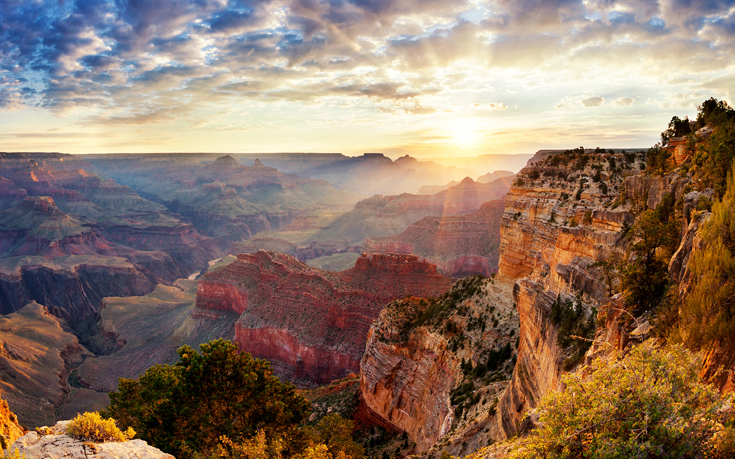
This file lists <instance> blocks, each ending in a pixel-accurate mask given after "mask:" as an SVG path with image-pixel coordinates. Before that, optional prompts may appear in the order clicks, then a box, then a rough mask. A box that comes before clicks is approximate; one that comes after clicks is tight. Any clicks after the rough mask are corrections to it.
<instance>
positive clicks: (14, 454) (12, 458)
mask: <svg viewBox="0 0 735 459" xmlns="http://www.w3.org/2000/svg"><path fill="white" fill-rule="evenodd" d="M0 457H1V458H3V459H6V458H7V459H26V454H25V453H23V454H21V453H20V451H18V450H17V449H14V450H12V451H11V450H7V451H3V452H2V456H0Z"/></svg>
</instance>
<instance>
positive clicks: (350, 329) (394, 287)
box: [197, 251, 452, 385]
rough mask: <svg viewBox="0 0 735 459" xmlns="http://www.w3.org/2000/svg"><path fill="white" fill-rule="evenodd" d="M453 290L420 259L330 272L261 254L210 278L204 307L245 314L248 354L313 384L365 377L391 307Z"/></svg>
mask: <svg viewBox="0 0 735 459" xmlns="http://www.w3.org/2000/svg"><path fill="white" fill-rule="evenodd" d="M451 284H452V281H451V279H449V278H447V277H445V276H442V275H440V274H439V273H437V271H436V266H434V265H432V264H430V263H427V262H421V261H419V260H418V258H417V257H416V256H412V255H398V254H385V255H374V256H372V257H367V256H363V257H360V258H359V259H358V260H357V262H356V264H355V266H354V267H353V268H351V269H349V270H346V271H342V272H329V271H321V270H319V269H315V268H310V267H309V266H307V265H305V264H303V263H301V262H299V261H298V260H296V259H295V258H293V257H290V256H287V255H284V254H278V253H273V252H265V251H259V252H257V253H254V254H241V255H238V258H237V260H236V261H235V262H234V263H232V264H230V265H228V266H225V267H224V268H221V269H219V270H217V271H215V272H213V273H209V274H207V275H205V276H203V277H202V278H201V280H200V282H199V287H198V290H197V307H198V308H200V309H210V310H217V311H225V310H229V311H233V312H235V313H238V314H241V316H240V319H239V320H238V322H237V324H236V328H235V341H236V342H237V344H238V345H239V346H240V349H242V350H243V351H247V352H250V353H251V354H253V356H255V357H260V358H266V359H268V360H270V361H271V362H273V365H274V370H275V373H276V374H278V375H280V376H283V377H286V378H287V379H290V380H292V381H295V382H297V383H299V384H302V385H312V384H315V383H324V382H329V381H332V380H334V379H338V378H341V377H344V376H346V375H347V374H348V373H351V372H357V370H358V368H359V362H360V358H361V356H362V353H363V351H364V349H365V341H366V336H367V331H368V328H369V327H370V323H371V322H372V321H373V319H375V318H376V317H377V316H378V314H379V313H380V310H381V309H382V307H383V306H384V305H385V304H386V303H388V302H389V301H391V300H394V299H396V298H401V297H405V296H406V295H412V294H424V293H425V292H429V293H430V294H439V293H441V292H444V291H446V290H447V289H448V288H449V287H450V286H451Z"/></svg>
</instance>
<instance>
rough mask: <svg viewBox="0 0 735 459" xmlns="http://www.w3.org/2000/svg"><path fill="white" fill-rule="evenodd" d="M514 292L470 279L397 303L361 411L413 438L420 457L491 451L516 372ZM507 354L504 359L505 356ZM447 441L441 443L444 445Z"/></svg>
mask: <svg viewBox="0 0 735 459" xmlns="http://www.w3.org/2000/svg"><path fill="white" fill-rule="evenodd" d="M511 289H512V286H511V285H510V284H508V283H503V284H496V283H495V282H493V281H491V280H490V279H486V280H481V279H480V278H476V277H475V278H466V279H464V280H463V281H460V282H458V283H457V284H456V285H455V286H454V287H453V289H452V291H451V292H450V293H448V294H446V295H444V296H442V297H440V298H435V299H428V300H427V299H424V298H408V299H405V300H398V301H395V302H393V303H390V304H389V305H388V306H387V307H386V308H385V309H384V310H383V311H382V312H381V313H380V316H379V317H378V319H377V320H376V321H375V322H374V323H373V326H372V327H371V328H370V332H369V334H368V342H367V347H366V351H365V355H364V357H363V359H362V362H361V365H360V369H361V376H360V378H361V379H360V393H361V398H362V402H361V409H362V410H363V411H365V412H367V415H368V416H367V417H372V418H373V419H375V418H377V423H378V424H382V425H384V426H386V427H387V428H390V429H391V430H394V431H398V432H406V433H407V434H408V436H409V437H410V438H411V440H413V441H414V442H415V444H416V452H417V453H425V455H427V456H428V455H429V454H430V452H429V451H430V450H432V448H434V449H436V450H437V452H441V451H449V452H451V453H452V454H454V455H461V454H467V453H468V452H471V451H474V450H476V449H479V448H480V447H482V446H485V444H486V442H485V440H486V437H487V436H486V435H485V436H478V435H476V434H477V433H478V432H482V431H484V432H487V431H489V429H494V428H495V426H494V425H493V422H492V420H493V417H494V411H495V406H496V405H497V397H498V395H499V394H500V393H501V392H502V390H503V389H504V387H505V386H506V385H507V379H508V376H509V375H510V371H511V370H512V361H513V359H512V354H514V348H513V346H514V345H515V337H514V336H515V335H516V333H517V332H518V316H517V314H516V313H515V310H514V309H513V304H512V302H511V301H510V295H511ZM506 346H507V347H508V349H507V354H505V355H503V356H502V357H498V355H499V354H500V353H502V351H501V350H502V349H504V348H505V347H506ZM440 439H442V440H443V441H442V444H441V445H437V442H438V441H439V440H440Z"/></svg>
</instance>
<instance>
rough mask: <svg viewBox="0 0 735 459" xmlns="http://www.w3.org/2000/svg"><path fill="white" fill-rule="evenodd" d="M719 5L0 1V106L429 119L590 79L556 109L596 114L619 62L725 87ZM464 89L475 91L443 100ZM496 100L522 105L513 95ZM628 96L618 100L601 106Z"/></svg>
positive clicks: (698, 1)
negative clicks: (322, 112) (313, 111)
mask: <svg viewBox="0 0 735 459" xmlns="http://www.w3.org/2000/svg"><path fill="white" fill-rule="evenodd" d="M731 6H732V2H731V1H730V0H671V1H667V2H658V1H654V0H620V1H616V2H611V1H609V0H589V1H582V0H492V1H490V0H488V1H469V0H457V1H449V0H339V1H337V0H334V1H331V0H330V1H322V0H66V1H58V0H37V1H33V2H28V1H22V0H4V1H3V2H1V3H0V72H2V73H0V75H2V78H3V80H2V81H1V82H0V107H2V108H3V109H11V108H21V107H23V106H28V105H32V106H36V107H40V108H43V109H46V110H49V111H51V112H52V113H53V114H55V115H66V114H68V113H79V111H80V110H81V111H83V112H85V113H87V112H94V113H92V114H88V116H86V117H85V118H84V119H86V120H89V121H90V122H91V121H92V120H93V121H94V122H95V123H98V124H99V123H102V122H104V120H109V122H110V123H114V124H120V123H146V122H150V123H153V122H161V121H165V122H169V121H172V120H176V119H179V118H177V117H180V116H188V115H187V114H189V113H191V112H192V111H195V110H197V109H203V108H207V107H213V106H216V105H217V104H227V103H240V102H242V101H243V100H250V101H258V102H263V103H265V102H268V103H295V104H306V105H314V104H326V103H332V104H336V105H341V106H349V107H356V106H359V107H360V108H361V109H363V108H366V107H369V108H372V109H373V110H381V111H385V112H393V113H401V112H403V113H412V114H428V113H429V112H431V113H434V111H436V110H437V108H439V107H441V108H440V110H442V111H445V110H458V109H461V108H462V107H466V106H467V105H466V101H467V100H498V99H499V98H501V97H502V98H503V99H504V100H505V94H509V92H505V93H503V92H501V91H500V90H496V86H498V87H501V86H505V87H506V88H505V89H506V90H507V89H509V87H510V86H512V85H513V84H514V82H516V81H520V80H523V81H524V85H525V86H524V88H529V87H533V86H534V85H535V86H536V87H544V86H547V87H548V85H550V84H553V83H554V82H555V83H556V84H558V85H559V86H564V85H565V84H566V83H567V82H568V81H569V80H570V79H579V81H580V82H581V83H580V84H582V85H584V84H585V83H587V82H589V83H590V86H583V87H580V88H578V89H577V91H578V92H577V93H578V94H580V93H581V94H586V96H576V97H564V98H563V99H562V100H561V101H560V102H559V104H557V107H558V108H560V107H572V106H574V107H597V106H600V105H602V104H603V103H604V102H605V99H604V97H603V96H598V95H595V96H590V95H594V94H600V93H603V92H604V91H605V89H604V88H602V87H601V85H598V86H593V85H592V83H594V81H593V80H594V77H595V76H598V77H600V76H602V77H605V76H606V74H607V73H615V72H620V71H621V69H625V70H626V71H627V72H628V74H629V75H630V78H632V79H635V78H637V77H638V78H648V76H649V75H652V74H656V73H660V74H664V73H665V74H666V75H671V74H677V75H681V78H685V79H688V80H690V81H692V85H694V86H696V85H697V84H701V85H702V87H703V88H704V89H707V90H710V91H712V92H714V93H716V94H722V93H730V92H732V88H733V85H732V83H731V82H730V81H729V80H728V79H727V78H728V77H723V76H722V75H723V74H725V73H727V74H730V73H732V72H731V71H730V69H732V67H733V65H735V51H733V50H735V46H733V45H735V13H732V12H731ZM470 12H471V13H472V14H470ZM471 18H475V19H472V20H470V19H471ZM717 71H719V72H720V74H716V72H717ZM595 72H597V73H595ZM499 75H502V77H501V76H499ZM590 75H591V76H590ZM715 78H721V80H716V79H715ZM550 82H551V83H550ZM516 89H517V88H516ZM626 90H630V88H627V89H626ZM466 91H474V92H477V93H478V94H479V93H482V98H479V97H474V96H473V98H467V99H464V100H463V102H459V101H455V100H453V99H452V97H453V94H455V93H458V92H466ZM567 93H570V92H569V91H567ZM640 94H641V96H640V97H642V99H641V100H644V99H643V98H646V97H648V96H649V94H645V95H643V93H642V92H641V93H640ZM687 94H690V95H691V94H696V92H694V91H690V92H687ZM559 97H560V95H559V93H555V94H553V95H550V96H548V98H547V99H545V100H544V101H543V104H545V105H546V106H549V105H551V104H553V102H550V101H551V100H559ZM662 97H663V96H662ZM662 97H658V96H656V97H655V98H657V99H658V100H663V99H662ZM691 97H693V96H687V98H685V99H686V101H687V102H686V103H689V102H688V101H689V100H690V98H691ZM669 99H670V101H671V103H684V99H676V98H671V97H669ZM358 101H359V102H358ZM506 102H507V103H508V104H509V105H511V106H513V105H517V104H519V103H522V104H523V105H524V106H526V103H525V101H523V100H521V99H518V98H516V99H515V100H512V101H511V100H510V99H508V100H507V101H506ZM633 102H634V99H632V98H629V97H620V98H618V99H616V100H614V101H613V102H612V105H613V106H626V105H630V104H632V103H633ZM539 103H541V102H539ZM161 104H170V105H171V107H173V108H175V109H171V110H166V107H163V106H162V105H161ZM429 107H437V108H429ZM506 109H507V106H506V105H505V104H502V103H494V104H493V103H489V104H479V105H478V104H475V105H472V106H471V107H470V110H472V111H474V112H484V111H503V110H506ZM507 114H509V113H506V115H507Z"/></svg>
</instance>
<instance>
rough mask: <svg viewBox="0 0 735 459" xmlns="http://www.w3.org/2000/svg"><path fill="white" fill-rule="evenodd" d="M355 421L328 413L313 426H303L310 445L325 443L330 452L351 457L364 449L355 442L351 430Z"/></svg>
mask: <svg viewBox="0 0 735 459" xmlns="http://www.w3.org/2000/svg"><path fill="white" fill-rule="evenodd" d="M354 430H355V422H354V421H352V420H349V419H344V418H342V417H340V416H339V415H336V414H334V413H330V414H328V415H326V416H324V417H323V418H322V419H321V420H319V422H318V423H317V424H316V425H314V426H308V427H306V428H305V432H306V437H307V439H308V440H309V441H310V442H311V444H312V445H325V446H326V447H327V449H328V451H329V453H330V454H332V455H333V456H334V457H340V453H341V454H343V455H345V456H347V457H351V458H359V457H362V456H363V454H365V449H364V448H363V447H362V446H361V445H360V444H358V443H357V442H355V440H354V439H353V438H352V432H353V431H354Z"/></svg>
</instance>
